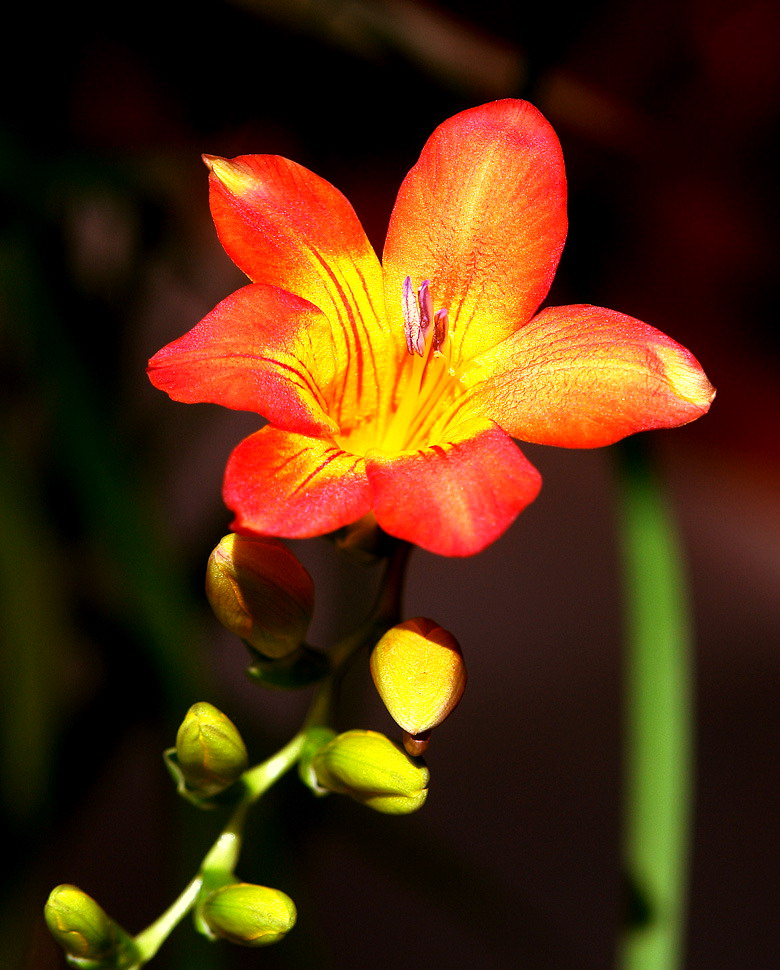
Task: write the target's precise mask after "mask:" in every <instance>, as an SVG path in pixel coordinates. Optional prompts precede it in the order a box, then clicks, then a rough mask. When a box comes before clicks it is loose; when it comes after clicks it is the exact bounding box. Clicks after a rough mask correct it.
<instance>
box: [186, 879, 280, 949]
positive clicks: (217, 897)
mask: <svg viewBox="0 0 780 970" xmlns="http://www.w3.org/2000/svg"><path fill="white" fill-rule="evenodd" d="M201 915H202V917H203V921H204V922H205V924H206V926H208V928H209V929H210V930H211V932H212V933H213V934H214V935H215V936H219V937H222V939H225V940H230V942H231V943H240V944H241V945H243V946H267V945H268V944H269V943H276V942H278V941H279V940H281V939H282V937H283V936H284V935H285V934H286V933H287V932H289V930H291V929H292V928H293V926H295V919H296V915H297V914H296V912H295V903H293V901H292V900H291V899H290V897H289V896H287V895H286V894H285V893H283V892H281V891H280V890H278V889H269V888H268V887H267V886H253V885H251V884H250V883H247V882H239V883H234V884H233V885H229V886H222V887H221V888H220V889H217V890H215V891H214V892H213V893H211V894H210V895H209V896H207V897H206V900H205V901H204V903H203V908H202V910H201Z"/></svg>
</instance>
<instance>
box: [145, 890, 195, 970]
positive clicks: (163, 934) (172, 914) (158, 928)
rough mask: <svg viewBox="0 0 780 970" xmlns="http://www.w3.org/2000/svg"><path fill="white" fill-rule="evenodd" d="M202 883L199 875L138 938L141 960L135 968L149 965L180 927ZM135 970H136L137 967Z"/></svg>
mask: <svg viewBox="0 0 780 970" xmlns="http://www.w3.org/2000/svg"><path fill="white" fill-rule="evenodd" d="M202 883H203V878H202V876H201V875H200V873H199V874H198V875H197V876H195V878H194V879H192V880H191V881H190V882H189V883H188V884H187V886H186V888H185V889H184V892H182V894H181V895H180V896H179V898H178V899H177V900H176V901H175V902H174V903H172V904H171V905H170V906H169V907H168V909H166V910H165V912H164V913H163V914H162V916H159V917H158V918H157V919H156V920H155V921H154V922H153V923H152V924H151V925H150V926H147V927H146V929H145V930H143V932H141V933H139V934H138V935H137V936H136V938H135V945H136V948H137V951H138V955H139V958H140V959H139V960H138V963H137V964H135V966H137V967H140V966H141V965H142V964H144V963H148V962H149V960H151V959H152V957H153V956H154V955H155V954H156V953H157V951H158V950H159V949H160V947H161V946H162V944H163V943H164V942H165V941H166V940H167V939H168V937H169V936H170V935H171V933H172V932H173V930H174V929H175V928H176V926H178V924H179V923H180V922H181V921H182V919H184V917H185V916H186V915H187V913H188V912H189V911H190V909H192V906H193V904H194V903H195V900H196V899H197V898H198V893H199V892H200V887H201V885H202ZM133 970H135V967H134V968H133Z"/></svg>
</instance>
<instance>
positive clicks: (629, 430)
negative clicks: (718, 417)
mask: <svg viewBox="0 0 780 970" xmlns="http://www.w3.org/2000/svg"><path fill="white" fill-rule="evenodd" d="M476 363H478V364H479V366H478V367H476V368H474V369H473V370H471V371H469V372H468V373H467V375H466V380H465V382H466V384H467V385H469V384H470V385H471V388H470V390H469V392H468V393H467V394H466V396H465V397H464V399H463V401H464V403H466V404H467V406H468V407H474V406H476V407H477V408H479V409H480V410H481V411H482V413H483V414H484V415H485V416H487V417H490V418H492V419H493V420H494V421H496V422H497V423H498V424H499V425H500V426H501V427H502V428H503V429H504V430H505V431H507V432H508V433H509V434H511V435H512V436H513V437H516V438H520V439H521V440H523V441H531V442H535V443H538V444H543V445H557V446H559V447H563V448H595V447H599V446H601V445H609V444H612V443H613V442H615V441H619V440H620V439H621V438H624V437H625V436H626V435H629V434H633V433H634V432H636V431H648V430H650V429H652V428H675V427H677V426H679V425H682V424H687V423H688V422H689V421H693V420H694V419H695V418H698V417H700V416H701V415H702V414H704V413H705V412H706V411H707V410H708V409H709V406H710V403H711V401H712V399H713V397H714V396H715V391H714V390H713V388H712V386H711V385H710V382H709V381H708V380H707V378H706V376H705V374H704V371H703V370H702V369H701V366H700V365H699V363H698V361H697V360H696V358H695V357H694V356H693V355H692V354H691V353H690V352H689V351H688V350H686V349H685V348H684V347H681V346H680V344H678V343H676V342H675V341H674V340H672V339H671V338H670V337H667V336H666V335H665V334H663V333H661V332H660V331H659V330H656V329H655V328H654V327H650V326H648V324H646V323H642V322H641V321H639V320H635V319H634V318H633V317H627V316H625V315H624V314H622V313H616V312H615V311H614V310H605V309H603V308H602V307H593V306H566V307H552V308H550V309H547V310H544V311H543V312H542V313H540V314H539V315H538V316H537V317H535V318H534V319H533V320H532V321H531V322H530V323H529V324H528V325H527V326H526V327H524V328H523V329H522V330H520V331H518V332H517V333H516V334H514V336H512V337H510V338H509V339H508V340H506V341H505V342H504V343H502V344H501V345H499V346H498V347H495V348H493V350H492V351H491V352H490V353H489V354H483V355H482V357H481V358H480V360H479V361H478V362H476Z"/></svg>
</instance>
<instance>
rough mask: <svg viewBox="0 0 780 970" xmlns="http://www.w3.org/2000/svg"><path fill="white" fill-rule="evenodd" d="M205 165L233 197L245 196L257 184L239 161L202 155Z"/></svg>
mask: <svg viewBox="0 0 780 970" xmlns="http://www.w3.org/2000/svg"><path fill="white" fill-rule="evenodd" d="M201 158H202V159H203V164H204V165H205V166H206V168H207V169H208V170H209V172H210V174H211V175H213V176H214V178H215V179H216V180H217V182H218V183H219V184H220V185H222V186H223V188H225V189H226V190H227V191H228V192H229V193H231V195H243V194H245V193H247V192H249V191H250V190H251V189H252V186H253V185H254V183H255V179H254V178H253V176H252V174H251V172H249V171H248V170H247V169H246V167H245V166H244V165H241V164H240V163H239V160H238V159H233V160H232V161H231V160H230V159H229V158H221V157H220V156H219V155H205V154H204V155H201Z"/></svg>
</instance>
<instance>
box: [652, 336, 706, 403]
mask: <svg viewBox="0 0 780 970" xmlns="http://www.w3.org/2000/svg"><path fill="white" fill-rule="evenodd" d="M655 352H656V354H657V355H658V357H659V358H660V360H661V363H662V364H663V367H664V371H665V373H666V378H667V380H668V381H669V387H670V388H671V390H672V393H673V394H675V395H676V396H677V397H678V398H680V399H681V400H683V401H686V402H688V403H689V404H691V405H692V406H693V407H695V408H697V409H698V410H699V411H700V413H702V414H704V413H705V412H706V411H708V410H709V408H710V405H711V404H712V402H713V400H714V399H715V394H716V393H717V392H716V390H715V388H714V387H713V386H712V384H710V382H709V380H708V379H707V375H706V374H705V373H704V371H703V370H702V368H701V366H700V365H699V363H698V361H697V360H695V358H693V356H692V355H690V354H685V355H682V354H680V353H679V351H678V350H677V349H676V348H671V347H656V348H655Z"/></svg>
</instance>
